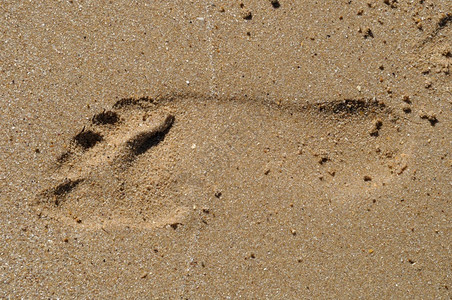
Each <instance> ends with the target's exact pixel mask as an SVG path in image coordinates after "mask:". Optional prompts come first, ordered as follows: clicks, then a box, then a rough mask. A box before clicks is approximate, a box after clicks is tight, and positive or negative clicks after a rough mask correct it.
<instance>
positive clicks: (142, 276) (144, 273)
mask: <svg viewBox="0 0 452 300" xmlns="http://www.w3.org/2000/svg"><path fill="white" fill-rule="evenodd" d="M148 274H149V273H148V272H143V273H142V274H141V276H140V278H141V279H143V278H146V277H148Z"/></svg>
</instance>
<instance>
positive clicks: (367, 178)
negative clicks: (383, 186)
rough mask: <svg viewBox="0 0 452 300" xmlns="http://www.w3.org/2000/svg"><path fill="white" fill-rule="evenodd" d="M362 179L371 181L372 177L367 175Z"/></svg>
mask: <svg viewBox="0 0 452 300" xmlns="http://www.w3.org/2000/svg"><path fill="white" fill-rule="evenodd" d="M364 181H372V177H370V176H369V175H366V176H364Z"/></svg>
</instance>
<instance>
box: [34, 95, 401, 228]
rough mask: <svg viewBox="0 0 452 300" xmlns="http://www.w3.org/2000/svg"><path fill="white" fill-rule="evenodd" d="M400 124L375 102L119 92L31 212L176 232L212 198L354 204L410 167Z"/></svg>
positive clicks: (253, 203)
mask: <svg viewBox="0 0 452 300" xmlns="http://www.w3.org/2000/svg"><path fill="white" fill-rule="evenodd" d="M397 123H398V121H397V117H395V116H394V115H393V114H391V112H390V110H389V109H388V108H387V107H385V105H384V104H382V103H380V102H378V101H376V100H340V101H332V102H327V103H322V104H315V105H305V106H290V105H288V106H280V105H276V104H272V103H264V102H262V101H258V100H253V101H249V100H248V101H246V100H239V99H228V100H224V101H223V100H218V99H206V98H203V97H196V96H186V95H179V96H172V97H166V98H160V99H151V98H140V99H123V100H120V101H118V102H117V103H116V104H115V105H114V106H113V108H112V109H111V110H108V111H104V112H102V113H99V114H96V115H95V116H93V117H92V119H91V122H90V124H87V125H86V126H85V127H84V128H83V129H82V130H80V131H79V132H78V133H77V134H76V135H75V136H74V137H73V138H72V140H71V142H70V146H69V150H68V151H67V152H65V153H64V154H62V155H61V156H60V157H59V158H58V159H57V161H56V163H55V166H54V167H53V168H51V169H50V170H49V171H48V174H49V177H51V178H52V180H53V182H54V183H53V184H52V185H51V186H50V187H49V188H47V189H45V190H43V191H42V192H41V193H40V194H39V195H38V196H37V199H36V201H35V203H34V207H35V208H36V209H37V210H38V213H39V215H40V216H41V217H48V218H54V219H57V220H59V221H61V222H63V223H64V224H73V225H75V226H84V227H89V228H103V227H109V226H120V227H125V226H129V227H137V228H157V227H165V226H171V227H172V228H174V229H176V228H177V227H178V226H179V225H183V224H186V222H188V221H189V220H190V218H191V217H192V216H194V215H195V213H194V212H195V211H196V210H197V209H198V210H204V211H208V209H209V206H211V205H212V202H213V201H216V202H215V203H216V205H221V206H222V207H223V209H224V211H227V210H228V208H232V207H235V206H236V205H243V206H244V207H247V209H250V210H253V209H255V210H259V209H262V207H263V206H262V205H264V206H265V203H268V202H269V201H280V202H290V203H294V202H300V201H301V202H303V201H309V199H310V198H313V197H317V198H318V196H319V195H321V197H325V198H327V199H328V200H329V201H331V200H334V201H339V202H346V201H353V199H357V198H360V197H361V198H362V197H370V195H372V193H373V192H374V191H375V190H378V189H379V188H380V187H382V186H384V185H386V184H388V183H390V182H391V181H392V180H393V179H394V178H398V177H401V176H402V175H403V173H404V172H406V169H407V164H408V161H409V158H410V153H409V150H410V149H409V148H408V143H407V142H405V143H400V142H401V141H403V139H404V136H406V134H405V133H404V132H403V129H401V126H400V125H399V124H397ZM400 145H403V146H400Z"/></svg>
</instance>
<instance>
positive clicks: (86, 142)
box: [74, 130, 103, 149]
mask: <svg viewBox="0 0 452 300" xmlns="http://www.w3.org/2000/svg"><path fill="white" fill-rule="evenodd" d="M102 140H103V138H102V135H100V134H99V133H97V132H94V131H91V130H87V131H85V130H82V132H80V133H79V134H77V135H76V136H74V141H75V142H76V143H77V144H79V145H80V146H82V148H83V149H89V148H92V147H94V146H95V145H96V144H97V143H98V142H100V141H102Z"/></svg>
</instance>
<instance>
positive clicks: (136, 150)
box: [127, 115, 174, 156]
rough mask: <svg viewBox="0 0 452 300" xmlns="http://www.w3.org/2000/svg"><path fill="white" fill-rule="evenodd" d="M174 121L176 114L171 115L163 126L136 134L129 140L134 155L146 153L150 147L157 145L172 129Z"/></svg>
mask: <svg viewBox="0 0 452 300" xmlns="http://www.w3.org/2000/svg"><path fill="white" fill-rule="evenodd" d="M173 122H174V116H172V115H169V116H168V117H167V118H166V119H165V121H164V122H163V123H162V125H161V126H159V127H157V128H156V129H154V130H151V131H147V132H142V133H139V134H138V135H136V136H134V137H133V138H132V139H131V140H129V141H128V142H127V144H128V146H129V149H130V151H131V153H132V155H134V156H137V155H140V154H143V153H145V152H146V151H148V150H149V149H150V148H152V147H154V146H157V145H158V144H159V143H160V142H161V141H163V139H164V138H165V136H166V134H167V133H168V132H169V130H170V129H171V126H172V125H173Z"/></svg>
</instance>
